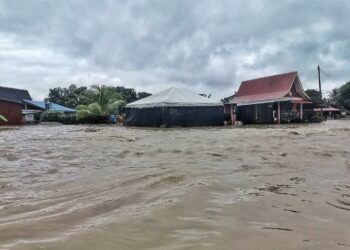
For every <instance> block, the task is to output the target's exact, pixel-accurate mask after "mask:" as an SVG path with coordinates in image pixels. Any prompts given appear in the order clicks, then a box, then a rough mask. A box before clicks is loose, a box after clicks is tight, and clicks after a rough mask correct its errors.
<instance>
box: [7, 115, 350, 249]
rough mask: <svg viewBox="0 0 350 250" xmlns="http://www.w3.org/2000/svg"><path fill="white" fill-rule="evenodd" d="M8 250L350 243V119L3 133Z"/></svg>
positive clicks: (36, 129)
mask: <svg viewBox="0 0 350 250" xmlns="http://www.w3.org/2000/svg"><path fill="white" fill-rule="evenodd" d="M0 249H10V250H12V249H55V250H61V249H81V250H83V249H84V250H85V249H101V250H107V249H122V250H129V249H152V250H161V249H269V250H270V249H350V121H328V122H326V123H323V124H312V125H297V126H296V125H295V126H294V125H292V126H281V127H249V128H246V127H245V128H234V129H232V128H200V129H133V128H124V127H118V126H44V125H40V126H27V127H18V128H16V129H9V130H4V129H1V130H0Z"/></svg>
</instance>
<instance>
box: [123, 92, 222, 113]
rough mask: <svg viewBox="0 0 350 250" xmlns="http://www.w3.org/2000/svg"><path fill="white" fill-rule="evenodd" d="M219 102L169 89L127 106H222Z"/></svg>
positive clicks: (191, 93)
mask: <svg viewBox="0 0 350 250" xmlns="http://www.w3.org/2000/svg"><path fill="white" fill-rule="evenodd" d="M222 105H223V104H222V103H221V102H220V101H218V100H213V99H210V98H206V97H203V96H200V95H199V94H196V93H194V92H192V91H189V90H184V89H179V88H175V87H172V88H168V89H166V90H163V91H161V92H159V93H157V94H154V95H151V96H148V97H146V98H143V99H141V100H138V101H136V102H132V103H129V104H128V105H126V107H127V108H152V107H190V106H196V107H200V106H222Z"/></svg>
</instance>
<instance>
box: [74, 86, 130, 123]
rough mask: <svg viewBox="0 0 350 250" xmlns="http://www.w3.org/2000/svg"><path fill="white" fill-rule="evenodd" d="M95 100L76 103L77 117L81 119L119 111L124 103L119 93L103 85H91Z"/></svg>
mask: <svg viewBox="0 0 350 250" xmlns="http://www.w3.org/2000/svg"><path fill="white" fill-rule="evenodd" d="M91 89H92V90H93V91H94V94H95V99H96V101H95V102H93V103H91V104H90V105H78V106H77V107H76V109H77V110H78V112H77V119H78V120H81V119H84V118H85V117H87V116H106V115H109V114H115V113H118V112H120V110H121V108H122V107H124V106H125V105H126V102H125V101H124V100H122V97H121V95H120V94H119V93H118V92H116V91H115V90H114V89H113V88H111V87H107V86H105V85H93V86H92V87H91Z"/></svg>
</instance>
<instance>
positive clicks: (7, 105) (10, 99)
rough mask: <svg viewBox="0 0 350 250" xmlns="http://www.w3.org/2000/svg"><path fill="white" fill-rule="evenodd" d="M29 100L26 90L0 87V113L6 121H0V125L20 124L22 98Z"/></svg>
mask: <svg viewBox="0 0 350 250" xmlns="http://www.w3.org/2000/svg"><path fill="white" fill-rule="evenodd" d="M25 99H27V100H31V99H32V98H31V96H30V94H29V92H28V90H25V89H15V88H8V87H0V114H1V115H3V116H4V117H5V118H6V119H7V122H4V121H0V125H21V124H22V109H23V104H22V103H23V100H25Z"/></svg>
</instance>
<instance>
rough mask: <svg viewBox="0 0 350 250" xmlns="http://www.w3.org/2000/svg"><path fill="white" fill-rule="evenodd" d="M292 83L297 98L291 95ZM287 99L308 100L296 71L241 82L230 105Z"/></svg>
mask: <svg viewBox="0 0 350 250" xmlns="http://www.w3.org/2000/svg"><path fill="white" fill-rule="evenodd" d="M294 83H295V84H296V86H295V89H296V91H297V92H298V94H299V95H298V96H295V95H293V94H292V93H291V90H292V87H293V84H294ZM288 98H300V99H301V100H309V97H308V96H307V94H306V93H305V92H304V90H303V88H302V86H301V83H300V80H299V76H298V72H296V71H294V72H289V73H284V74H279V75H273V76H267V77H262V78H258V79H253V80H247V81H243V82H242V83H241V86H240V87H239V89H238V91H237V93H236V95H235V97H234V98H233V100H232V101H231V103H236V104H237V105H250V104H256V103H264V102H275V101H282V100H288Z"/></svg>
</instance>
